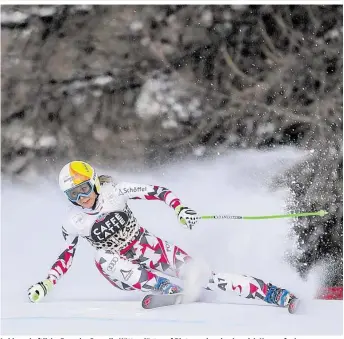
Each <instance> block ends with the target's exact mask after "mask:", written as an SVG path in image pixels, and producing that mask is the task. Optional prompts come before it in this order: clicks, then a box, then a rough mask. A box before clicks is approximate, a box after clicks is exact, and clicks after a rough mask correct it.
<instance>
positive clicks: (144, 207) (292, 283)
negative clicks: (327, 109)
mask: <svg viewBox="0 0 344 339" xmlns="http://www.w3.org/2000/svg"><path fill="white" fill-rule="evenodd" d="M303 156H305V155H304V153H303V154H302V153H300V152H297V151H295V150H293V149H280V150H277V151H271V152H258V151H240V152H232V153H230V154H228V155H226V156H221V157H220V156H219V157H217V158H214V159H207V160H202V161H197V162H196V161H194V162H192V161H189V162H182V163H175V164H173V165H169V166H164V167H159V168H155V169H151V170H145V171H143V170H139V169H137V168H136V169H135V168H130V170H128V172H126V173H119V172H117V171H116V169H115V166H114V168H106V169H104V168H103V169H100V170H99V171H98V172H99V173H100V174H101V173H107V174H111V175H113V176H114V178H115V180H117V181H120V180H125V181H131V182H138V183H148V184H156V185H161V186H165V187H168V188H170V189H171V190H172V191H173V192H174V193H175V194H176V195H177V196H179V197H180V199H181V200H182V202H183V203H184V204H186V205H187V206H189V207H191V208H193V209H195V210H197V211H198V212H199V214H205V215H206V214H216V213H217V214H233V215H267V214H281V213H283V212H284V205H285V201H286V199H287V196H288V192H287V190H286V189H279V190H277V191H272V190H271V189H270V188H269V183H270V182H271V178H272V177H273V176H274V175H276V174H277V173H281V172H282V171H283V170H284V169H286V168H288V167H289V166H291V165H292V164H294V163H295V162H297V161H299V160H300V158H301V157H303ZM1 198H2V199H1V208H2V211H1V212H2V215H1V293H2V295H1V298H2V299H1V311H2V312H1V318H2V319H1V325H2V326H1V334H16V335H19V334H22V335H24V334H32V335H35V334H36V335H42V334H48V335H73V334H92V335H96V334H98V335H201V334H202V335H238V334H241V335H257V334H261V335H268V334H270V335H272V334H275V335H316V334H318V335H341V334H342V333H343V303H342V301H323V300H313V296H314V294H315V292H316V288H317V285H318V280H319V279H318V272H314V274H313V275H312V276H310V278H309V279H308V280H307V281H302V280H301V279H300V278H299V277H298V275H297V274H296V273H295V272H294V270H293V269H292V268H291V267H290V266H289V265H288V264H287V263H286V262H285V261H284V259H283V258H284V254H285V251H286V250H288V249H290V248H291V247H292V244H293V241H292V240H290V239H289V238H288V234H289V231H290V228H291V224H290V220H288V219H278V220H265V221H264V220H260V221H242V220H233V221H228V220H218V221H215V220H207V221H205V220H202V221H200V222H199V223H198V224H197V225H196V227H195V228H194V229H193V230H192V231H188V230H185V229H183V228H182V227H181V226H180V225H179V224H178V222H177V219H176V217H175V215H174V212H173V211H172V210H171V209H170V208H169V207H168V206H166V205H165V204H164V203H162V202H158V201H142V200H132V201H130V202H129V204H130V207H131V208H132V210H133V211H134V212H135V213H136V216H137V218H138V220H139V221H140V222H141V224H142V225H143V226H145V227H147V228H148V229H149V230H151V231H152V232H153V233H155V234H156V235H159V236H161V237H163V238H165V239H168V240H170V241H171V242H174V243H177V244H179V245H180V246H181V247H182V248H183V249H185V250H186V251H188V252H189V253H190V254H191V255H193V256H194V257H195V258H198V259H199V260H201V261H203V262H205V263H207V264H208V265H209V266H210V267H211V268H213V269H214V270H216V271H218V272H224V271H226V272H236V273H242V274H249V275H253V276H255V277H258V278H261V279H263V280H265V281H271V282H273V283H275V284H276V285H279V286H282V287H285V288H289V289H290V290H292V291H293V292H294V293H295V294H297V295H299V296H300V297H301V298H303V299H304V300H305V301H304V307H303V308H302V310H301V312H300V314H298V315H290V314H289V313H288V312H287V311H286V310H285V309H278V308H276V307H274V306H270V305H266V304H264V303H262V302H259V301H255V300H246V299H243V298H240V297H237V296H234V295H232V294H226V293H225V292H223V293H221V292H219V293H217V294H216V295H215V294H213V293H211V292H208V293H206V294H204V299H203V302H202V303H194V304H188V305H178V306H173V307H168V308H163V309H159V310H149V311H146V310H143V309H141V308H140V303H139V300H140V298H141V297H142V294H141V293H140V292H121V291H118V290H116V289H115V288H113V287H112V285H110V284H109V283H108V282H107V281H106V280H105V279H104V278H103V277H102V276H101V275H100V274H99V273H98V271H97V269H96V267H95V265H94V260H93V249H92V248H91V247H90V245H89V244H88V243H86V242H85V241H81V242H80V243H79V246H78V249H77V252H76V256H75V260H74V262H73V266H72V267H71V269H70V271H69V272H68V273H67V275H66V276H65V277H63V278H62V279H61V280H60V281H59V282H58V284H57V285H56V287H55V289H54V290H53V291H52V292H51V293H50V294H49V295H48V296H47V297H46V298H45V299H44V300H43V301H42V302H41V303H40V304H31V303H29V302H28V299H27V288H28V287H29V286H30V285H31V284H33V283H36V282H37V281H40V280H42V279H44V278H45V277H46V274H47V272H48V270H49V268H50V266H51V265H52V263H53V262H54V260H55V259H56V258H57V256H58V255H59V254H60V251H61V250H62V249H63V245H64V243H63V238H62V235H61V224H62V222H63V219H64V215H65V211H66V208H67V207H68V201H66V198H65V197H64V195H63V194H62V193H61V192H60V191H59V189H58V183H57V180H55V181H54V182H51V181H47V180H45V179H44V177H42V179H41V180H40V181H39V182H35V183H34V185H18V184H16V183H9V182H8V181H5V180H3V181H2V192H1ZM206 301H207V302H206Z"/></svg>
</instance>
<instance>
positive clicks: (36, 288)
mask: <svg viewBox="0 0 344 339" xmlns="http://www.w3.org/2000/svg"><path fill="white" fill-rule="evenodd" d="M53 286H54V284H53V283H52V281H51V280H49V279H45V280H43V281H40V282H38V283H37V284H34V285H32V286H31V287H30V288H29V289H28V295H29V299H30V301H31V302H33V303H37V302H39V301H41V300H42V299H43V298H44V297H45V296H46V295H47V293H48V292H49V291H51V290H52V288H53Z"/></svg>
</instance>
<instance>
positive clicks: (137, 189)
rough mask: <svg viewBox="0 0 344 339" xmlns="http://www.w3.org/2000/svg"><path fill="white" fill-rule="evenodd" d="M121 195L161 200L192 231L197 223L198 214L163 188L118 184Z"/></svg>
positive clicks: (117, 187) (130, 197) (126, 183)
mask: <svg viewBox="0 0 344 339" xmlns="http://www.w3.org/2000/svg"><path fill="white" fill-rule="evenodd" d="M115 187H116V189H117V190H118V194H119V195H125V196H126V197H127V198H128V199H145V200H160V201H163V202H164V203H165V204H166V205H168V206H170V207H171V208H173V209H174V211H175V212H176V214H177V216H178V220H179V222H180V223H181V224H182V225H183V226H184V227H186V228H189V229H191V228H192V227H193V226H194V225H195V223H196V222H197V220H198V219H197V213H196V212H195V211H193V210H192V209H190V208H188V207H186V206H183V205H182V203H181V202H180V199H179V198H177V196H176V195H175V194H174V193H173V192H172V191H171V190H170V189H168V188H166V187H162V186H156V185H155V186H152V185H142V184H134V183H128V182H122V183H119V184H117V185H116V186H115Z"/></svg>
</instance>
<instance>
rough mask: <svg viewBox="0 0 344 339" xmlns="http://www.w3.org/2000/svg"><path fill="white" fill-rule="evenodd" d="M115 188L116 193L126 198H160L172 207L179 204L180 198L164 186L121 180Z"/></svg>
mask: <svg viewBox="0 0 344 339" xmlns="http://www.w3.org/2000/svg"><path fill="white" fill-rule="evenodd" d="M116 189H117V194H119V195H124V196H125V197H126V198H128V199H143V200H160V201H163V202H164V203H165V204H166V205H168V206H170V207H171V208H173V209H176V208H177V207H178V206H179V205H181V202H180V199H179V198H177V197H176V196H175V195H174V193H173V192H172V191H171V190H170V189H168V188H166V187H161V186H156V185H154V186H153V185H142V184H135V183H129V182H121V183H118V184H117V185H116Z"/></svg>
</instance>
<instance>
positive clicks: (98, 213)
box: [48, 180, 268, 299]
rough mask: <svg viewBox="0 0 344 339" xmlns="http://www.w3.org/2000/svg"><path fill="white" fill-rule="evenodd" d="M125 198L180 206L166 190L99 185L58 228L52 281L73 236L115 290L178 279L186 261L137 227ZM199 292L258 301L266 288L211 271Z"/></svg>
mask: <svg viewBox="0 0 344 339" xmlns="http://www.w3.org/2000/svg"><path fill="white" fill-rule="evenodd" d="M128 199H146V200H160V201H163V202H164V203H165V204H167V205H168V206H170V207H171V208H173V209H175V208H176V207H178V206H179V205H180V204H181V202H180V200H179V199H178V198H177V197H176V196H175V195H174V194H173V193H172V192H171V191H170V190H169V189H167V188H164V187H159V186H151V185H142V184H135V183H128V182H121V183H117V184H116V183H113V182H112V181H110V180H106V182H105V183H104V182H103V183H102V186H101V192H100V194H99V196H98V198H97V203H96V206H95V208H94V209H93V210H85V209H82V208H80V207H76V208H75V209H74V211H73V212H72V213H71V214H70V215H69V216H68V218H67V221H66V222H65V223H64V225H63V227H62V233H63V237H64V239H65V241H66V243H67V245H66V249H65V250H64V251H63V252H62V253H61V255H60V256H59V258H58V259H57V261H56V262H55V263H54V265H53V266H52V268H51V269H50V271H49V274H48V278H49V279H50V280H51V281H52V282H53V283H54V284H56V282H57V280H58V279H60V278H61V276H62V275H64V274H65V273H66V272H67V271H68V269H69V268H70V266H71V264H72V261H73V257H74V255H75V251H76V247H77V244H78V238H79V237H83V238H85V239H86V240H87V241H88V242H89V243H90V244H91V245H92V246H93V247H94V248H95V249H96V251H95V263H96V266H97V268H98V270H99V271H100V273H101V274H102V275H103V276H104V277H105V278H106V279H107V280H108V281H109V282H110V283H111V284H112V285H113V286H115V287H117V288H119V289H121V290H128V291H130V290H141V291H143V292H148V291H150V290H153V289H154V286H155V284H156V282H157V279H158V277H159V272H163V273H164V274H166V275H168V276H172V277H178V278H181V279H182V278H183V276H182V275H181V270H182V268H183V269H185V268H186V267H187V265H186V264H187V262H188V261H190V259H191V257H190V256H189V255H188V254H187V253H186V252H185V251H183V250H182V249H181V248H179V247H178V246H175V245H173V244H171V243H169V242H167V241H164V240H162V239H161V238H159V237H156V236H155V235H153V234H151V233H150V232H149V231H148V230H146V229H144V228H143V227H142V226H140V225H139V223H138V221H137V220H136V218H135V216H134V215H133V212H132V211H131V210H130V208H129V207H128V205H127V201H128ZM204 288H206V289H209V290H221V291H234V292H235V293H237V294H238V295H241V296H243V297H246V298H255V297H258V298H260V299H263V298H264V297H265V295H266V292H267V289H268V285H267V284H266V283H264V282H263V281H261V280H260V279H256V278H253V277H249V276H243V275H235V274H227V273H225V274H216V273H212V274H211V276H210V277H209V282H208V284H207V285H206V286H204Z"/></svg>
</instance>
